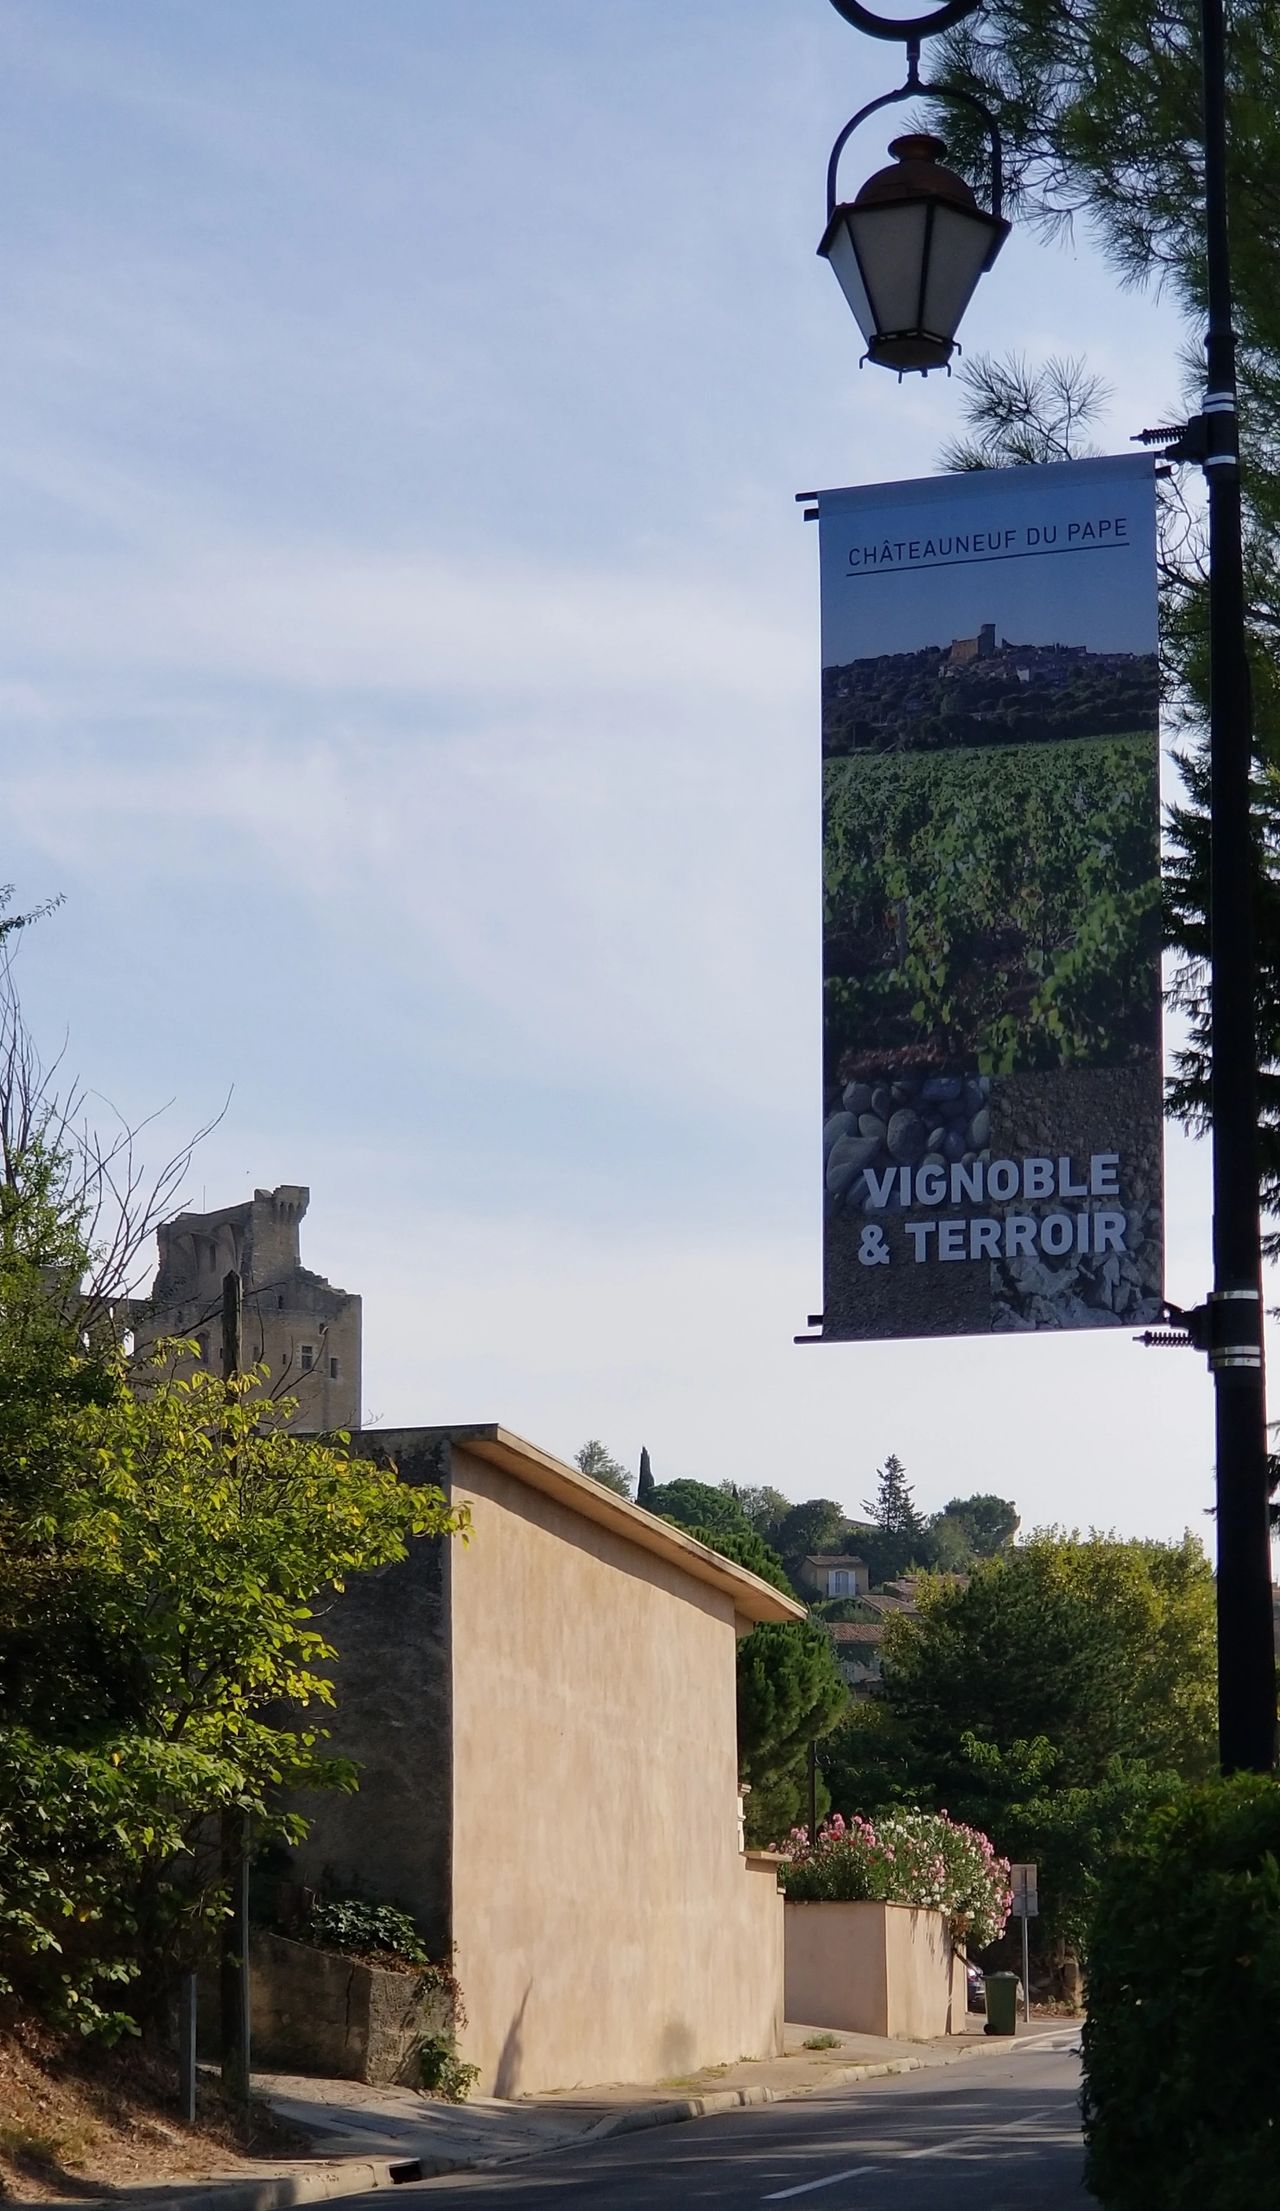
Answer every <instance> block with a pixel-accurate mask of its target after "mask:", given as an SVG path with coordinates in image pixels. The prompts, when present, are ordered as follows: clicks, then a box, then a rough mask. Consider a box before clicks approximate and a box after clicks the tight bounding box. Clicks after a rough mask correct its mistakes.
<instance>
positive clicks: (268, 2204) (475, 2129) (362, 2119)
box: [11, 2015, 1080, 2211]
mask: <svg viewBox="0 0 1280 2211" xmlns="http://www.w3.org/2000/svg"><path fill="white" fill-rule="evenodd" d="M982 2024H983V2023H982V2019H981V2015H977V2016H976V2017H975V2016H972V2015H971V2018H970V2022H969V2026H970V2031H969V2032H967V2033H965V2034H960V2035H950V2036H946V2037H940V2038H939V2039H938V2040H937V2041H934V2042H892V2041H888V2040H883V2039H881V2038H880V2037H879V2036H876V2035H862V2034H836V2033H834V2031H833V2034H832V2039H833V2041H834V2042H835V2045H836V2046H835V2047H834V2048H832V2049H823V2050H807V2049H805V2047H804V2044H805V2042H806V2041H807V2040H808V2039H810V2038H811V2037H812V2036H813V2035H815V2034H817V2033H820V2032H822V2033H825V2032H826V2030H821V2029H816V2028H811V2027H803V2026H789V2027H788V2028H787V2030H786V2054H785V2055H784V2056H783V2057H780V2058H763V2059H757V2060H751V2059H747V2060H743V2061H741V2062H740V2063H738V2064H736V2065H721V2066H713V2067H711V2068H709V2069H708V2070H706V2071H704V2072H700V2073H695V2074H691V2075H689V2076H688V2077H687V2078H684V2079H681V2080H671V2081H664V2082H662V2083H660V2085H659V2086H658V2087H656V2088H637V2087H635V2086H634V2085H632V2086H628V2085H626V2084H618V2085H605V2086H603V2087H594V2088H589V2089H572V2090H567V2091H565V2092H564V2093H562V2094H559V2095H544V2096H536V2097H529V2098H527V2099H516V2100H514V2101H502V2100H500V2099H498V2098H496V2097H487V2096H478V2097H475V2098H474V2099H473V2100H472V2101H471V2102H469V2103H466V2104H445V2103H438V2102H436V2101H434V2100H433V2099H432V2098H430V2097H427V2096H419V2095H417V2094H416V2093H415V2092H414V2090H412V2089H410V2088H368V2087H365V2086H364V2085H363V2084H362V2083H361V2082H359V2081H339V2080H314V2079H310V2078H308V2077H304V2076H302V2075H300V2074H270V2073H266V2074H263V2073H260V2074H255V2076H254V2084H253V2085H254V2089H255V2092H256V2093H257V2094H258V2095H259V2096H263V2097H265V2099H266V2101H267V2102H268V2103H269V2104H270V2105H271V2107H272V2109H273V2110H274V2111H276V2112H277V2113H278V2114H279V2116H280V2117H281V2118H283V2119H288V2120H290V2121H291V2122H292V2123H293V2124H294V2125H296V2126H300V2127H303V2128H304V2129H305V2130H306V2131H307V2132H308V2133H309V2134H310V2135H311V2136H312V2139H313V2142H314V2146H315V2152H316V2154H315V2157H314V2158H306V2159H294V2160H291V2161H289V2162H288V2163H269V2164H268V2163H263V2164H246V2163H241V2164H240V2166H239V2167H238V2168H237V2169H236V2171H235V2172H234V2173H226V2174H213V2175H210V2177H209V2178H208V2179H207V2180H201V2181H194V2182H191V2183H189V2184H186V2183H176V2182H169V2183H165V2184H161V2185H158V2186H155V2187H145V2188H124V2189H119V2190H116V2191H114V2192H112V2193H111V2194H109V2195H103V2196H99V2197H90V2196H88V2195H82V2196H79V2197H78V2198H77V2199H76V2200H77V2201H78V2203H79V2204H80V2205H81V2207H82V2211H84V2207H86V2206H93V2205H99V2204H101V2205H107V2204H114V2205H117V2206H120V2205H123V2206H127V2207H128V2211H152V2207H153V2206H154V2207H155V2211H160V2207H161V2206H166V2207H167V2206H173V2207H174V2211H277V2207H282V2206H285V2205H289V2204H300V2203H316V2202H323V2201H327V2200H331V2199H332V2198H333V2197H336V2196H344V2195H358V2194H360V2193H362V2192H365V2191H368V2190H371V2189H390V2188H394V2187H395V2186H397V2185H398V2184H399V2183H401V2182H404V2181H410V2180H430V2179H434V2178H436V2177H437V2176H438V2175H441V2174H444V2173H452V2172H460V2171H465V2170H467V2169H468V2168H474V2167H476V2166H486V2165H503V2164H507V2163H509V2162H510V2161H512V2160H513V2159H516V2158H522V2157H537V2156H540V2155H545V2154H546V2153H547V2152H548V2151H550V2150H556V2149H561V2148H565V2147H567V2146H569V2145H570V2144H573V2143H579V2142H592V2141H602V2140H604V2139H605V2137H607V2136H609V2135H616V2134H625V2133H630V2132H632V2131H634V2130H636V2129H639V2128H643V2127H655V2126H672V2125H675V2124H676V2123H677V2122H679V2121H681V2120H687V2119H699V2118H706V2117H709V2116H710V2115H711V2114H713V2113H715V2112H721V2111H729V2110H733V2109H734V2108H736V2107H738V2106H741V2105H746V2104H764V2103H773V2102H781V2101H785V2100H788V2099H790V2098H792V2097H796V2096H820V2095H822V2094H824V2093H830V2092H831V2091H832V2090H834V2089H838V2088H844V2087H849V2086H851V2085H852V2084H853V2083H855V2082H857V2081H860V2080H875V2079H879V2078H882V2077H883V2076H884V2075H885V2074H889V2073H910V2072H916V2071H919V2070H923V2069H927V2068H930V2067H936V2066H941V2065H954V2064H955V2063H957V2062H958V2061H959V2060H962V2059H965V2058H976V2057H981V2056H984V2055H991V2054H994V2053H997V2052H1000V2051H1008V2050H1009V2048H1010V2047H1011V2044H1010V2042H1009V2041H1008V2040H1007V2039H1005V2038H1000V2039H996V2038H994V2037H993V2038H991V2039H988V2038H987V2037H985V2036H984V2035H983V2032H982ZM1079 2033H1080V2023H1079V2021H1074V2022H1073V2021H1071V2020H1069V2019H1054V2018H1049V2019H1035V2020H1033V2021H1032V2022H1031V2025H1030V2026H1029V2027H1023V2026H1022V2025H1021V2024H1020V2025H1019V2029H1018V2036H1017V2040H1018V2043H1020V2044H1021V2043H1025V2042H1034V2043H1041V2044H1043V2043H1046V2042H1047V2043H1049V2044H1054V2043H1058V2044H1067V2043H1071V2042H1074V2041H1076V2040H1078V2038H1079ZM63 2200H69V2199H63ZM11 2211H22V2205H21V2203H20V2201H19V2200H18V2199H11ZM46 2211H47V2205H46Z"/></svg>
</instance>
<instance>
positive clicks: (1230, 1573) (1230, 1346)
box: [819, 0, 1276, 1773]
mask: <svg viewBox="0 0 1280 2211" xmlns="http://www.w3.org/2000/svg"><path fill="white" fill-rule="evenodd" d="M831 4H832V6H833V7H834V8H835V10H836V12H837V14H838V15H840V16H842V17H843V18H844V20H845V22H846V23H851V24H852V25H853V26H854V28H855V29H857V30H860V31H865V32H866V33H867V34H868V36H869V37H871V38H879V39H889V40H893V41H896V42H897V43H899V44H901V45H905V47H906V49H907V56H908V72H907V82H906V84H905V85H903V86H901V87H899V89H898V90H897V91H895V92H887V93H884V94H883V95H882V96H881V97H880V98H879V99H878V100H872V101H870V102H869V103H868V105H867V106H866V107H864V108H862V109H860V110H859V112H858V114H857V115H855V116H854V117H853V119H852V121H851V122H850V123H848V124H846V126H845V128H844V130H843V131H842V132H841V134H840V136H839V138H837V140H836V143H835V146H834V148H833V149H832V154H831V161H830V164H829V166H828V170H827V215H828V221H827V229H826V232H825V234H824V236H823V241H822V245H821V247H820V248H819V251H820V252H821V253H823V254H825V256H826V258H827V259H828V260H830V261H831V263H832V266H833V267H834V268H835V271H836V274H837V276H838V277H839V279H840V283H841V285H842V287H843V289H844V292H845V296H846V298H847V299H848V300H849V304H850V306H851V307H852V308H853V311H854V314H855V315H856V316H857V318H858V322H859V325H860V327H861V328H862V330H863V333H864V335H865V336H866V338H867V352H868V357H869V359H871V360H873V361H881V362H883V363H885V365H886V366H888V367H890V368H896V369H897V370H898V372H899V375H901V374H902V372H903V370H904V369H908V368H919V369H921V370H923V371H924V372H926V373H927V371H928V370H929V369H930V368H935V367H942V366H945V365H946V363H947V361H948V360H949V359H950V355H951V352H952V350H953V345H954V337H955V330H956V327H957V325H958V323H959V320H960V316H961V314H962V313H963V312H964V308H965V306H966V305H967V303H968V300H969V298H970V296H971V294H972V292H973V289H974V286H975V284H976V283H977V279H978V276H979V275H980V274H981V271H982V268H984V267H985V268H989V267H990V265H991V262H992V261H993V260H994V259H995V256H996V254H997V252H998V251H999V249H1000V246H1001V244H1002V243H1003V240H1004V237H1005V236H1006V235H1007V231H1008V226H1007V224H1004V223H1003V222H1002V221H1001V219H1000V138H999V132H998V130H997V127H996V124H995V120H994V118H993V117H992V116H991V115H990V114H989V113H988V112H987V110H986V108H985V107H983V106H982V103H981V102H980V101H978V100H976V99H974V97H973V96H972V94H969V93H965V92H962V91H961V90H960V89H959V88H958V87H942V86H929V85H924V84H922V83H921V82H920V78H919V73H918V60H919V52H920V41H921V39H922V38H928V37H930V36H932V35H933V34H934V33H935V32H938V31H947V30H950V29H951V28H952V26H953V25H954V24H957V23H959V22H962V21H963V19H964V18H965V17H966V16H969V15H972V14H973V12H974V10H975V9H976V8H977V7H978V6H979V5H980V4H981V0H942V5H941V6H939V7H937V8H936V9H935V10H934V11H933V13H932V14H931V15H926V16H917V17H914V18H912V19H911V20H910V21H898V22H893V21H886V20H884V19H883V18H881V17H880V16H877V15H873V14H872V12H871V10H870V9H869V8H867V7H866V6H864V5H863V0H831ZM1200 23H1201V58H1202V68H1203V91H1204V108H1203V154H1204V196H1205V269H1206V276H1207V294H1208V310H1209V312H1208V325H1207V331H1206V336H1205V355H1206V369H1207V379H1206V381H1207V389H1206V391H1205V395H1204V401H1203V407H1202V412H1201V413H1200V414H1198V415H1196V416H1195V417H1194V418H1193V419H1192V421H1190V422H1188V423H1185V424H1183V425H1182V426H1181V427H1180V428H1178V429H1176V430H1146V431H1143V433H1142V442H1143V443H1145V444H1147V445H1152V446H1158V447H1161V448H1163V451H1164V454H1165V457H1166V458H1167V459H1169V460H1174V461H1196V462H1198V463H1199V464H1200V466H1201V467H1202V468H1203V469H1204V473H1205V480H1206V483H1207V486H1208V504H1209V661H1210V685H1209V692H1210V696H1209V754H1210V802H1209V839H1210V872H1211V889H1210V899H1209V941H1210V993H1211V1047H1210V1049H1211V1062H1212V1115H1211V1118H1212V1130H1213V1288H1212V1290H1211V1291H1210V1292H1209V1295H1208V1298H1207V1299H1206V1301H1205V1303H1204V1304H1203V1305H1201V1306H1198V1307H1196V1309H1195V1310H1194V1311H1193V1312H1190V1313H1182V1312H1179V1311H1178V1310H1177V1309H1176V1308H1174V1307H1169V1308H1167V1310H1168V1312H1169V1314H1170V1317H1171V1318H1172V1319H1173V1320H1175V1321H1176V1322H1178V1323H1179V1324H1180V1325H1181V1326H1182V1327H1183V1328H1185V1330H1186V1338H1187V1340H1189V1341H1190V1342H1191V1343H1193V1344H1195V1345H1196V1346H1197V1348H1198V1349H1200V1350H1202V1351H1204V1352H1206V1353H1207V1355H1208V1361H1209V1367H1210V1371H1211V1373H1212V1375H1213V1380H1214V1401H1215V1429H1216V1462H1217V1478H1216V1500H1217V1537H1218V1572H1217V1598H1218V1747H1219V1757H1220V1761H1221V1764H1222V1769H1223V1771H1224V1772H1225V1773H1233V1772H1237V1771H1241V1770H1243V1771H1254V1772H1258V1773H1269V1772H1271V1771H1272V1769H1273V1768H1274V1765H1275V1759H1276V1672H1275V1641H1274V1626H1273V1615H1272V1597H1271V1530H1270V1515H1269V1500H1270V1480H1269V1475H1270V1470H1269V1466H1268V1457H1267V1423H1266V1389H1265V1378H1264V1371H1263V1349H1262V1258H1261V1237H1260V1233H1259V1221H1258V1165H1257V1120H1258V1104H1257V1040H1256V1033H1255V994H1256V961H1255V955H1254V942H1253V935H1254V931H1253V903H1252V901H1253V881H1254V864H1253V838H1252V823H1251V816H1250V794H1249V777H1250V769H1251V766H1252V754H1253V744H1252V730H1251V714H1250V702H1249V669H1248V660H1247V655H1246V649H1245V601H1244V574H1243V560H1242V549H1241V514H1240V447H1239V433H1238V424H1237V417H1236V372H1235V344H1236V341H1235V332H1234V330H1233V328H1232V321H1231V316H1232V297H1231V261H1230V250H1229V239H1228V230H1227V127H1226V112H1227V101H1226V25H1225V12H1224V0H1200ZM913 93H927V94H929V96H930V97H931V98H934V99H948V100H953V101H955V100H959V101H962V102H965V103H966V104H968V105H969V106H970V107H973V108H976V109H977V110H978V111H979V113H980V114H981V115H982V117H983V119H984V121H985V123H986V125H987V128H988V131H989V133H990V138H991V175H992V199H991V214H990V215H989V216H985V217H982V211H981V210H980V209H979V208H978V207H977V203H976V201H975V202H974V203H973V205H972V206H971V207H969V206H966V207H965V208H964V209H963V220H964V221H965V222H966V223H967V225H968V226H970V227H969V228H967V229H965V230H963V231H961V232H959V233H957V232H956V231H955V228H954V226H955V224H956V223H957V222H958V221H959V220H960V219H961V215H962V210H961V206H960V203H959V201H957V200H956V199H955V197H954V196H952V197H951V198H949V199H948V198H947V196H946V193H945V192H944V191H943V190H942V188H941V187H940V184H939V181H938V180H939V179H948V178H949V173H948V172H947V171H946V170H943V169H941V168H939V167H938V165H937V156H938V153H939V152H940V151H941V148H940V146H939V144H938V141H937V140H926V139H925V138H923V136H922V137H919V138H915V139H911V140H905V141H904V140H899V141H897V143H896V145H895V146H894V147H892V148H891V149H890V151H891V152H898V154H899V169H898V170H897V171H894V170H882V171H881V172H880V174H879V175H878V176H876V177H873V178H872V179H871V180H870V182H869V183H868V184H867V185H864V187H863V189H862V191H861V192H860V193H858V195H857V197H856V198H855V200H854V201H853V203H852V205H851V206H847V207H838V206H837V204H836V194H835V172H836V165H837V163H838V161H839V158H840V154H841V151H842V150H843V147H844V145H845V142H846V140H847V139H848V137H849V135H850V133H851V132H852V131H854V130H855V129H856V128H857V126H858V124H859V123H860V122H862V121H864V120H865V118H866V117H867V116H868V115H871V114H873V113H874V112H875V110H876V109H877V108H881V107H886V106H889V105H891V104H893V103H894V102H895V101H898V100H902V99H905V98H907V97H908V96H909V95H910V94H913ZM951 182H959V180H958V179H955V180H949V184H950V183H951ZM975 217H981V219H982V221H983V223H984V224H986V225H988V226H991V227H990V229H989V230H988V231H987V233H986V236H987V254H986V259H985V260H984V261H981V262H979V263H978V264H977V266H975V265H974V264H975V262H976V261H977V245H978V232H977V231H976V230H975V229H973V227H972V226H973V224H974V222H975ZM940 221H941V223H942V224H943V226H944V230H943V231H939V223H940ZM895 224H896V226H897V227H896V229H895V228H894V227H893V226H894V225H895ZM909 225H910V226H914V227H909ZM873 226H878V227H873ZM944 236H945V237H946V238H947V240H948V242H947V244H946V245H945V246H944V244H943V238H944ZM957 236H958V237H959V238H962V239H964V240H965V241H966V244H965V246H964V247H960V246H958V245H957V244H955V243H954V241H955V239H956V238H957ZM966 252H967V253H968V260H967V262H966V260H965V253H966ZM940 253H941V254H943V255H944V261H942V262H936V257H937V256H938V255H939V254H940ZM935 263H936V267H937V268H943V267H944V266H945V271H946V273H945V275H944V276H943V277H942V278H941V279H939V278H938V276H937V274H936V270H935ZM904 303H906V304H905V305H904ZM908 307H909V309H910V312H908Z"/></svg>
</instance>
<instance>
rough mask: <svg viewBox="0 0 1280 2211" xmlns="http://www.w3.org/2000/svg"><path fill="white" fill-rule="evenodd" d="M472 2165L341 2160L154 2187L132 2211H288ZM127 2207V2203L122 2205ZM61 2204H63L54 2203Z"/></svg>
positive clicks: (93, 2203)
mask: <svg viewBox="0 0 1280 2211" xmlns="http://www.w3.org/2000/svg"><path fill="white" fill-rule="evenodd" d="M473 2163H474V2160H473V2159H471V2158H454V2157H422V2158H418V2157H410V2158H405V2157H392V2158H385V2157H381V2158H364V2157H361V2158H343V2159H342V2161H341V2163H340V2164H332V2165H313V2166H310V2167H307V2168H306V2169H304V2170H303V2171H300V2172H296V2173H270V2174H264V2175H262V2176H261V2177H260V2178H259V2179H257V2180H221V2181H219V2180H211V2181H205V2182H203V2183H199V2182H198V2183H196V2185H195V2186H193V2187H192V2188H191V2189H190V2191H188V2190H187V2189H186V2188H185V2187H184V2186H183V2184H182V2182H181V2181H170V2182H168V2183H165V2182H163V2181H161V2182H158V2183H157V2184H156V2188H155V2190H154V2193H151V2192H148V2195H146V2196H137V2197H135V2198H134V2199H133V2200H134V2203H135V2204H136V2206H137V2211H144V2207H146V2211H150V2206H151V2205H152V2204H154V2205H156V2206H159V2205H160V2204H161V2203H162V2202H163V2203H172V2204H174V2205H176V2206H178V2207H180V2211H288V2206H289V2205H291V2204H295V2203H328V2202H331V2201H332V2200H333V2199H334V2198H335V2197H337V2196H356V2195H371V2194H373V2193H374V2192H375V2191H376V2190H379V2189H383V2188H398V2187H400V2186H402V2185H403V2184H404V2183H405V2182H406V2181H416V2180H435V2179H438V2178H439V2177H440V2176H441V2175H443V2174H445V2173H453V2172H459V2171H462V2170H466V2169H468V2168H469V2167H470V2166H471V2165H472V2164H473ZM120 2200H121V2199H120V2198H119V2197H118V2196H88V2197H83V2198H81V2203H82V2205H83V2211H110V2206H111V2205H112V2204H113V2203H119V2202H120ZM124 2200H125V2202H126V2203H127V2202H128V2198H125V2199H124ZM59 2201H60V2202H62V2203H65V2202H66V2201H67V2199H66V2198H60V2199H59ZM51 2211H54V2207H51Z"/></svg>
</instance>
